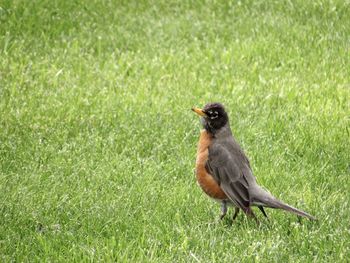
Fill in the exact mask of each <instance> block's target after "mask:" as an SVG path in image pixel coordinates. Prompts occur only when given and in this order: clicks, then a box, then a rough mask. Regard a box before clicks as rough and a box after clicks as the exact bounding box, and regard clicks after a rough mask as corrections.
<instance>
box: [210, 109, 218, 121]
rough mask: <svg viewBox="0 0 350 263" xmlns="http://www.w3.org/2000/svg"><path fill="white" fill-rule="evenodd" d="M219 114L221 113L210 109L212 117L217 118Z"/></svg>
mask: <svg viewBox="0 0 350 263" xmlns="http://www.w3.org/2000/svg"><path fill="white" fill-rule="evenodd" d="M218 115H219V113H218V112H217V111H214V112H212V111H210V119H212V120H213V119H216V118H217V117H219V116H218Z"/></svg>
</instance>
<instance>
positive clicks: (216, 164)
mask: <svg viewBox="0 0 350 263" xmlns="http://www.w3.org/2000/svg"><path fill="white" fill-rule="evenodd" d="M192 110H193V111H194V112H196V113H197V114H198V115H200V116H201V123H202V126H203V128H204V129H203V130H202V131H201V134H200V138H199V143H198V148H197V159H196V177H197V181H198V184H199V185H200V187H201V188H202V190H203V191H204V192H205V193H206V194H207V195H208V196H210V197H211V198H213V199H215V200H217V201H219V202H221V216H220V218H221V219H222V218H223V217H224V216H225V215H226V213H227V205H232V206H234V207H235V213H234V215H233V219H235V218H236V217H237V215H238V213H239V210H240V209H242V210H243V212H244V213H245V214H246V215H247V216H249V217H252V218H254V219H255V220H256V221H257V222H258V220H257V218H256V216H255V214H254V212H253V210H252V208H251V207H252V206H257V207H258V208H259V209H260V211H261V212H262V213H263V214H264V216H265V217H267V215H266V213H265V211H264V207H269V208H278V209H283V210H286V211H288V212H291V213H294V214H297V215H299V216H303V217H307V218H309V219H310V220H315V217H313V216H312V215H310V214H308V213H306V212H304V211H301V210H299V209H296V208H294V207H292V206H289V205H287V204H285V203H283V202H282V201H280V200H278V199H277V198H275V197H274V196H273V195H272V194H270V193H269V192H267V191H266V190H264V189H263V188H262V187H260V186H259V185H258V184H257V182H256V179H255V177H254V175H253V173H252V169H251V167H250V164H249V160H248V158H247V156H246V155H245V154H244V152H243V150H242V149H241V147H240V146H239V144H238V143H237V142H236V140H235V139H234V138H233V136H232V132H231V128H230V125H229V119H228V115H227V113H226V111H225V108H224V107H223V105H222V104H220V103H209V104H207V105H205V107H204V108H203V109H199V108H192Z"/></svg>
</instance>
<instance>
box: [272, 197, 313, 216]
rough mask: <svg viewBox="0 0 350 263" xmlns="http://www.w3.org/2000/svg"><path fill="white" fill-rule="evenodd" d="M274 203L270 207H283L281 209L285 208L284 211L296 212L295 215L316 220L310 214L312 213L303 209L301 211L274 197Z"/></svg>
mask: <svg viewBox="0 0 350 263" xmlns="http://www.w3.org/2000/svg"><path fill="white" fill-rule="evenodd" d="M274 205H275V207H272V208H279V209H283V210H285V211H288V212H291V213H294V214H296V215H299V216H303V217H306V218H308V219H310V220H316V218H315V217H314V216H312V215H310V214H308V213H306V212H304V211H302V210H299V209H297V208H295V207H293V206H290V205H287V204H285V203H283V202H281V201H280V200H278V199H275V200H274Z"/></svg>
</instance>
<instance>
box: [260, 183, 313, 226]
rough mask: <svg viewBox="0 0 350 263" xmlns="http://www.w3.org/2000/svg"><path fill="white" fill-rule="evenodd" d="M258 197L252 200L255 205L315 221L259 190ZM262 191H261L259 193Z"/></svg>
mask: <svg viewBox="0 0 350 263" xmlns="http://www.w3.org/2000/svg"><path fill="white" fill-rule="evenodd" d="M259 190H260V191H259V195H257V196H256V197H255V198H254V199H255V200H254V202H253V203H256V204H257V205H262V206H266V207H270V208H277V209H283V210H285V211H288V212H291V213H293V214H296V215H299V216H303V217H306V218H308V219H310V220H316V218H315V217H314V216H312V215H310V214H308V213H306V212H304V211H302V210H299V209H297V208H295V207H292V206H290V205H287V204H285V203H283V202H282V201H280V200H278V199H277V198H275V197H274V196H273V195H271V194H270V193H268V192H267V191H265V190H263V189H259ZM261 190H262V191H261Z"/></svg>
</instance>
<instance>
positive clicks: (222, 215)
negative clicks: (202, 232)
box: [220, 200, 227, 219]
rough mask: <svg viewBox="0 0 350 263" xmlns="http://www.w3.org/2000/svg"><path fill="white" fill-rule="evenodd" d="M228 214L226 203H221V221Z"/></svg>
mask: <svg viewBox="0 0 350 263" xmlns="http://www.w3.org/2000/svg"><path fill="white" fill-rule="evenodd" d="M226 213H227V204H226V201H225V200H223V201H222V202H221V215H220V219H223V218H224V217H225V215H226Z"/></svg>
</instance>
